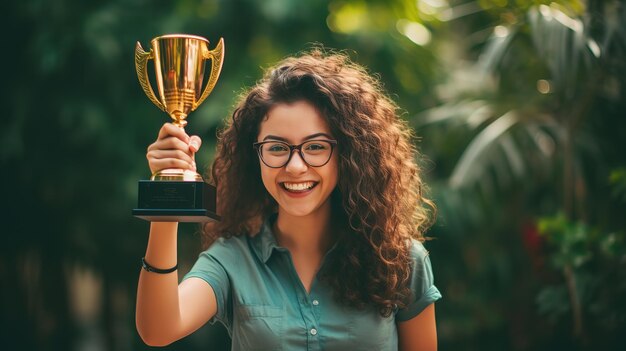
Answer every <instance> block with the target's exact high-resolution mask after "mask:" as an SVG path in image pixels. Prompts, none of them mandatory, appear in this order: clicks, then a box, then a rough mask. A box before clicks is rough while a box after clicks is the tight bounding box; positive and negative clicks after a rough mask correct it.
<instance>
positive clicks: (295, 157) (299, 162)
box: [285, 150, 308, 174]
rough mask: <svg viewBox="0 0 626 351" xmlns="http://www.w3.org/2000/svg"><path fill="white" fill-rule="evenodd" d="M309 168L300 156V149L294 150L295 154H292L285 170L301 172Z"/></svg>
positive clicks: (294, 172)
mask: <svg viewBox="0 0 626 351" xmlns="http://www.w3.org/2000/svg"><path fill="white" fill-rule="evenodd" d="M307 169H308V166H307V164H306V162H304V160H303V159H302V157H301V156H300V153H299V152H298V150H293V154H291V159H290V160H289V162H287V165H286V166H285V171H287V173H292V174H300V173H304V172H306V170H307Z"/></svg>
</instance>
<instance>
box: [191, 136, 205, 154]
mask: <svg viewBox="0 0 626 351" xmlns="http://www.w3.org/2000/svg"><path fill="white" fill-rule="evenodd" d="M201 145H202V139H200V137H199V136H197V135H192V136H191V137H189V150H190V151H191V152H194V153H195V152H198V150H200V146H201Z"/></svg>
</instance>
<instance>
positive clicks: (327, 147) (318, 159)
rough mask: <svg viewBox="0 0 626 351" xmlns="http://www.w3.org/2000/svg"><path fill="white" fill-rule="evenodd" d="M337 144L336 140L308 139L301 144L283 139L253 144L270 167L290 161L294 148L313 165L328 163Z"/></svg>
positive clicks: (305, 160)
mask: <svg viewBox="0 0 626 351" xmlns="http://www.w3.org/2000/svg"><path fill="white" fill-rule="evenodd" d="M335 145H337V141H336V140H307V141H305V142H304V143H302V144H300V145H290V144H287V143H285V142H283V141H275V140H267V141H261V142H258V143H254V144H252V146H253V147H254V148H255V149H256V151H257V153H258V154H259V158H260V159H261V161H263V163H265V165H266V166H268V167H270V168H281V167H283V166H285V165H286V164H288V163H289V161H290V160H291V156H292V155H293V152H294V150H297V151H298V153H299V154H300V158H302V160H303V161H304V162H305V163H306V164H307V165H309V166H311V167H322V166H323V165H325V164H327V163H328V161H329V160H330V157H331V156H332V155H333V150H334V148H335Z"/></svg>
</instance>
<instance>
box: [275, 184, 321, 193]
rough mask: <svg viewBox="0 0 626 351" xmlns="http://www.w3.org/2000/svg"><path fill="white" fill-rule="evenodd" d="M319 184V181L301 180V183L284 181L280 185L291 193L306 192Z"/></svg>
mask: <svg viewBox="0 0 626 351" xmlns="http://www.w3.org/2000/svg"><path fill="white" fill-rule="evenodd" d="M317 184H319V182H300V183H292V182H282V183H280V186H281V187H282V188H283V189H284V190H286V191H287V192H290V193H305V192H308V191H311V190H312V189H313V188H315V187H316V186H317Z"/></svg>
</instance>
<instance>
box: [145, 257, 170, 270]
mask: <svg viewBox="0 0 626 351" xmlns="http://www.w3.org/2000/svg"><path fill="white" fill-rule="evenodd" d="M141 268H143V269H145V270H146V271H148V272H153V273H159V274H167V273H172V272H173V271H175V270H177V269H178V264H176V265H175V266H174V267H172V268H168V269H159V268H155V267H152V266H151V265H150V264H149V263H148V262H146V258H145V257H142V258H141Z"/></svg>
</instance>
